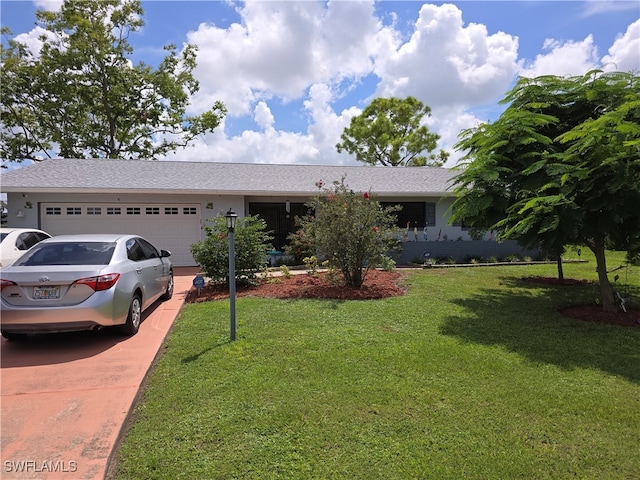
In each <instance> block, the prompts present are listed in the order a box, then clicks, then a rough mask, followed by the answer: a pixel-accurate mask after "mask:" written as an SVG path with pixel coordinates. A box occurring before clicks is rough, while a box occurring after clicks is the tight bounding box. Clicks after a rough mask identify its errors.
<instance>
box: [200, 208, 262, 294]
mask: <svg viewBox="0 0 640 480" xmlns="http://www.w3.org/2000/svg"><path fill="white" fill-rule="evenodd" d="M207 221H208V222H210V223H212V225H211V226H209V225H206V226H205V227H204V230H205V233H206V235H207V238H206V240H203V241H200V242H197V243H194V244H193V245H191V253H192V254H193V258H194V259H195V261H196V262H198V265H200V269H201V270H202V272H203V273H204V274H205V275H206V276H207V277H209V278H211V280H213V281H227V282H228V279H229V235H228V232H227V226H226V219H225V217H224V216H221V215H218V216H217V217H214V218H210V219H207ZM266 227H267V224H266V222H265V221H264V220H262V219H261V218H259V217H258V216H251V215H249V216H247V217H244V218H238V221H237V223H236V229H235V232H234V239H235V253H236V281H239V282H245V283H247V282H251V281H253V280H254V279H255V278H257V274H258V272H260V271H261V270H262V269H263V268H264V266H265V264H266V263H267V260H266V252H267V251H268V250H272V249H273V246H272V245H271V240H273V237H272V236H271V235H270V234H269V232H267V231H266Z"/></svg>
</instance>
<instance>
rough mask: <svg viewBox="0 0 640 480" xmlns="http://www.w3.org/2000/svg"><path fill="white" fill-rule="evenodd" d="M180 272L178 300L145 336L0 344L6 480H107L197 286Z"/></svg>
mask: <svg viewBox="0 0 640 480" xmlns="http://www.w3.org/2000/svg"><path fill="white" fill-rule="evenodd" d="M197 272H198V269H197V268H175V272H174V277H175V288H174V295H173V298H172V299H171V300H169V301H167V302H162V303H161V302H156V303H155V304H154V305H152V306H151V307H150V309H148V310H147V311H146V312H145V314H144V316H143V318H144V320H143V322H142V324H141V326H140V330H139V331H138V334H137V335H135V336H133V337H129V338H127V337H122V336H120V335H119V334H117V333H116V332H111V331H105V330H103V331H100V332H80V333H68V334H58V335H42V336H34V337H30V338H29V339H27V340H26V341H18V342H8V341H6V340H5V339H4V338H3V339H2V343H1V344H0V367H1V368H0V379H1V384H0V392H1V395H2V397H1V403H2V414H1V437H2V443H1V445H0V446H1V449H2V450H1V456H0V459H1V461H2V465H1V466H0V468H1V470H0V478H2V479H26V478H29V479H102V478H104V477H105V474H106V473H107V467H108V463H109V459H110V456H111V455H112V454H113V451H114V447H115V445H116V443H117V441H118V438H119V435H120V434H121V430H122V427H123V425H124V423H125V421H126V419H127V416H128V414H129V412H130V410H131V407H132V405H133V402H134V400H135V398H136V395H137V394H138V391H139V388H140V386H141V384H142V382H143V381H144V378H145V376H146V375H147V372H148V371H149V368H150V366H151V364H152V363H153V360H154V358H155V357H156V354H157V353H158V350H159V348H160V346H161V345H162V342H163V341H164V339H165V337H166V335H167V333H168V332H169V329H170V328H171V326H172V324H173V321H174V320H175V318H176V316H177V314H178V312H179V311H180V308H181V307H182V304H183V302H184V297H185V296H186V293H187V292H188V291H189V289H190V288H191V285H192V281H193V278H194V276H195V275H196V274H197Z"/></svg>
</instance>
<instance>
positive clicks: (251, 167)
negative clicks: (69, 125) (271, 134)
mask: <svg viewBox="0 0 640 480" xmlns="http://www.w3.org/2000/svg"><path fill="white" fill-rule="evenodd" d="M453 176H454V172H452V171H451V170H449V169H446V168H435V167H372V166H333V165H280V164H278V165H273V164H260V163H214V162H168V161H153V160H113V159H55V160H45V161H42V162H38V163H36V164H34V165H30V166H28V167H24V168H18V169H15V170H12V171H9V172H6V173H2V174H1V175H0V186H1V187H0V188H1V189H2V191H4V192H20V191H40V192H69V191H74V192H91V193H100V192H110V193H112V192H138V193H206V194H226V195H229V194H238V195H264V194H269V195H296V194H297V195H313V194H316V193H318V188H317V187H316V185H315V184H316V182H318V181H319V180H323V181H324V184H325V186H330V185H331V182H333V181H340V180H341V179H342V178H343V177H344V178H345V183H346V184H347V185H348V186H349V188H351V189H353V190H355V191H367V190H370V191H372V192H373V193H374V194H376V195H393V196H401V195H405V196H416V195H420V196H425V195H437V196H445V195H451V194H452V192H451V188H450V181H451V179H452V177H453Z"/></svg>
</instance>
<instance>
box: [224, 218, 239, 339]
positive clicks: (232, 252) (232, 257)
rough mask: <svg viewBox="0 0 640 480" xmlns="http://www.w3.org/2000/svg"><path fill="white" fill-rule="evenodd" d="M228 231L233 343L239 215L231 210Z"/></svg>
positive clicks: (233, 336) (232, 333)
mask: <svg viewBox="0 0 640 480" xmlns="http://www.w3.org/2000/svg"><path fill="white" fill-rule="evenodd" d="M225 218H226V219H227V230H228V231H229V303H230V322H231V341H234V340H235V339H236V245H235V238H234V232H235V230H236V221H237V220H238V215H236V212H234V211H233V210H231V209H229V210H228V211H227V213H226V214H225Z"/></svg>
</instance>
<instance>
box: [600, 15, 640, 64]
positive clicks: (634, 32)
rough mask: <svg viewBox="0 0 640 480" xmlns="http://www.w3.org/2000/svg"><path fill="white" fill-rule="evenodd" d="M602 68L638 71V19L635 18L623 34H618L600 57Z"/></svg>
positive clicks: (639, 61) (639, 34)
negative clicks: (606, 52)
mask: <svg viewBox="0 0 640 480" xmlns="http://www.w3.org/2000/svg"><path fill="white" fill-rule="evenodd" d="M602 65H604V69H605V70H607V71H609V70H617V71H620V72H635V73H640V20H636V21H635V22H633V23H632V24H631V25H629V28H627V31H626V32H625V33H624V34H623V35H619V36H618V38H616V41H615V42H614V43H613V45H612V46H611V48H609V54H608V55H605V56H604V57H603V58H602Z"/></svg>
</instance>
